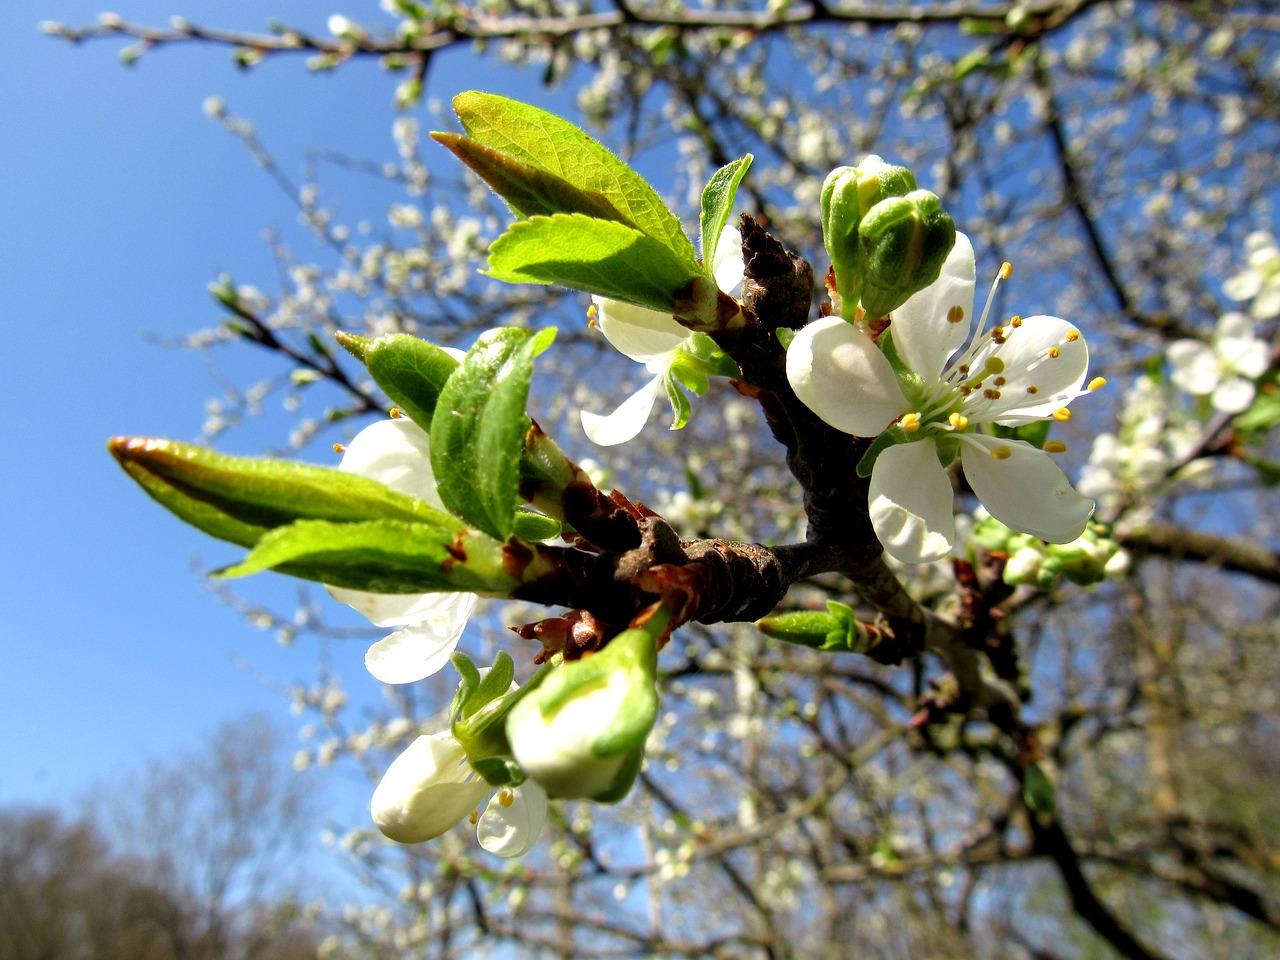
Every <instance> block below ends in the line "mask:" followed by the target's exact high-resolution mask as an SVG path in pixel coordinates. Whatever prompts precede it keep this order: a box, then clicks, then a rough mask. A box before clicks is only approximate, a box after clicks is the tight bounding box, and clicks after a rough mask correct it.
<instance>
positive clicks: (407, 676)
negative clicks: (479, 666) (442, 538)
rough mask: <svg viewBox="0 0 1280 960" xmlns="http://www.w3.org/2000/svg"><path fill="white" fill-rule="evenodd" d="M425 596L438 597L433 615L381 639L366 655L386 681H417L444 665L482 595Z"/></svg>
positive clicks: (376, 674) (369, 665) (369, 664)
mask: <svg viewBox="0 0 1280 960" xmlns="http://www.w3.org/2000/svg"><path fill="white" fill-rule="evenodd" d="M373 596H376V594H374V595H373ZM423 599H424V600H433V601H435V609H434V611H433V612H432V613H430V615H427V616H424V617H422V619H418V620H415V621H413V622H411V623H410V624H409V625H408V626H405V627H402V628H401V629H399V630H397V631H396V632H395V633H393V634H391V635H390V636H388V637H384V638H383V639H381V640H379V641H378V642H377V643H375V644H374V645H373V646H371V647H370V648H369V651H368V653H366V654H365V655H364V665H365V667H366V668H367V669H368V671H369V672H370V673H371V674H373V675H374V677H376V678H377V679H379V680H381V681H382V682H383V683H416V682H417V681H419V680H423V679H425V678H426V677H429V676H431V675H432V674H434V673H438V672H439V671H440V670H441V669H443V668H444V665H445V664H446V663H448V662H449V657H450V656H451V655H452V654H453V651H454V649H456V648H457V646H458V639H459V638H460V637H461V636H462V631H463V629H464V628H465V627H466V625H467V618H468V617H470V616H471V611H472V610H473V609H475V605H476V600H477V599H478V598H477V597H476V595H475V594H474V593H433V594H427V595H426V596H425V597H423Z"/></svg>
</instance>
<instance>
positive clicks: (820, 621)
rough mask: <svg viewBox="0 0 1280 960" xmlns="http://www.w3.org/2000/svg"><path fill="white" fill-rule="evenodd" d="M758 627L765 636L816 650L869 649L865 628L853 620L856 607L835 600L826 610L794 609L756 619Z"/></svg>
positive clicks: (830, 602) (856, 651)
mask: <svg viewBox="0 0 1280 960" xmlns="http://www.w3.org/2000/svg"><path fill="white" fill-rule="evenodd" d="M756 628H757V629H758V630H759V631H760V632H761V633H763V634H764V635H765V636H766V637H772V638H773V639H775V640H784V641H786V642H787V643H796V644H799V645H801V646H804V647H812V648H813V649H815V650H840V651H844V650H848V651H852V652H853V653H862V652H863V651H865V650H866V649H867V634H866V631H865V630H864V629H863V628H862V627H861V626H860V625H859V624H858V621H857V620H856V619H854V616H853V608H851V607H848V606H845V605H844V604H843V603H836V602H835V601H834V600H828V601H827V612H826V613H821V612H819V611H817V610H793V611H791V612H789V613H780V614H774V615H773V616H768V617H765V618H764V619H762V620H757V621H756Z"/></svg>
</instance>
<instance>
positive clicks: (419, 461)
mask: <svg viewBox="0 0 1280 960" xmlns="http://www.w3.org/2000/svg"><path fill="white" fill-rule="evenodd" d="M338 469H339V470H345V471H347V472H348V473H358V474H359V475H360V476H362V477H368V478H369V479H371V480H377V481H378V482H379V483H384V484H386V485H387V486H388V487H390V488H391V489H392V490H395V491H397V492H399V493H403V494H407V495H408V496H410V497H417V498H418V499H419V500H425V501H426V502H427V503H429V504H431V505H432V506H433V507H436V508H437V509H440V510H443V509H444V504H443V503H441V502H440V495H439V494H438V493H436V478H435V476H434V475H433V474H432V473H431V442H430V439H429V438H428V437H427V432H426V431H425V430H423V429H422V428H421V427H419V426H418V425H417V424H416V423H414V422H413V421H412V420H410V419H408V418H407V417H400V418H397V419H395V420H379V421H378V422H377V423H371V424H370V425H369V426H367V427H365V428H364V429H363V430H361V431H360V432H359V433H357V434H356V435H355V438H354V439H353V440H352V441H351V442H350V443H348V444H347V449H346V452H345V453H343V455H342V460H341V462H340V463H339V464H338Z"/></svg>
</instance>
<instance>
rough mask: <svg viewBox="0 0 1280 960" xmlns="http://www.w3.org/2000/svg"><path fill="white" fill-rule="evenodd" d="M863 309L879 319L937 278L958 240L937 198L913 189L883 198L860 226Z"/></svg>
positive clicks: (947, 215) (951, 223)
mask: <svg viewBox="0 0 1280 960" xmlns="http://www.w3.org/2000/svg"><path fill="white" fill-rule="evenodd" d="M858 237H859V239H860V240H861V242H862V253H863V263H864V271H863V287H862V306H863V309H864V310H866V312H867V315H868V316H870V317H883V316H885V315H886V314H888V313H889V312H890V311H891V310H893V309H894V308H896V307H898V306H900V305H901V304H903V303H905V302H906V301H907V299H908V298H910V297H911V295H912V294H914V293H916V292H917V291H919V290H923V289H924V288H925V287H927V286H929V284H931V283H933V282H934V281H935V280H937V279H938V274H939V273H941V272H942V264H943V262H944V261H945V260H946V259H947V254H949V253H950V252H951V248H952V246H954V245H955V241H956V225H955V223H954V222H953V221H952V219H951V216H950V215H949V214H948V213H947V212H946V211H945V210H943V209H942V204H941V202H940V201H939V200H938V197H937V195H936V194H933V193H930V192H929V191H928V190H913V191H911V192H910V193H908V194H907V195H906V196H901V197H889V198H887V199H885V200H881V201H880V202H879V203H877V204H876V205H875V206H874V207H872V208H871V209H870V210H869V211H867V214H866V216H864V217H863V218H862V222H861V223H859V225H858Z"/></svg>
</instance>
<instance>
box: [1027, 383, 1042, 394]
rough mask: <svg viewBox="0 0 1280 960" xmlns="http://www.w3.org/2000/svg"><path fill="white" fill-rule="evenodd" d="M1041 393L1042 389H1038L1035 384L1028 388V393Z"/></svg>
mask: <svg viewBox="0 0 1280 960" xmlns="http://www.w3.org/2000/svg"><path fill="white" fill-rule="evenodd" d="M1039 392H1040V388H1039V387H1037V386H1036V385H1035V384H1032V385H1031V386H1029V387H1027V393H1039Z"/></svg>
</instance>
